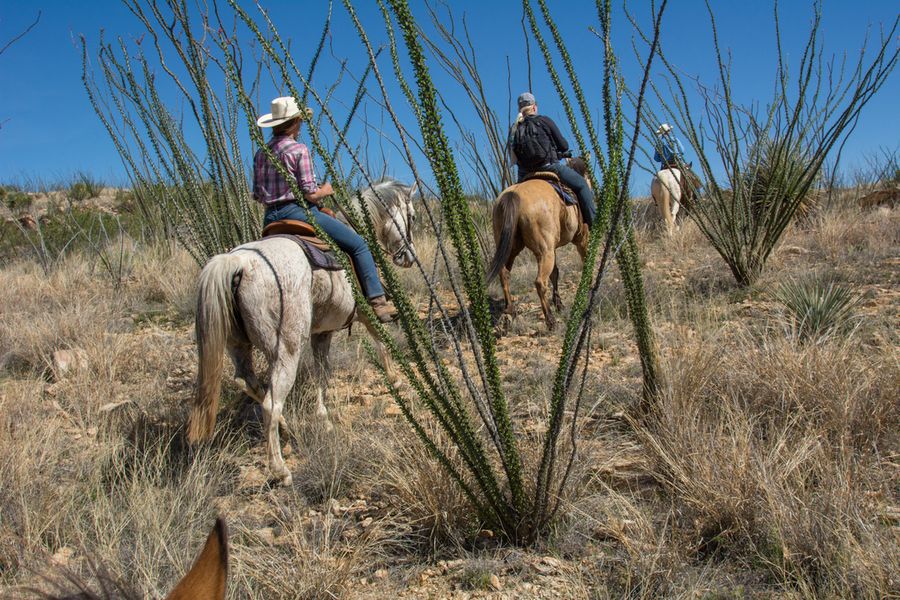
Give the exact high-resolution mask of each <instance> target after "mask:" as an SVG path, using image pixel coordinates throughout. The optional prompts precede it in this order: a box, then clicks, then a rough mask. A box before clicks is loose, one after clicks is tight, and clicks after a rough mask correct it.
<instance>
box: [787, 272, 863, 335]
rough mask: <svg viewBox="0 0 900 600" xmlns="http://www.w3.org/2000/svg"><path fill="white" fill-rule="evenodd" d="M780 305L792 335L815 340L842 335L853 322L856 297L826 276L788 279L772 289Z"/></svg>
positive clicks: (857, 297) (857, 302) (845, 287)
mask: <svg viewBox="0 0 900 600" xmlns="http://www.w3.org/2000/svg"><path fill="white" fill-rule="evenodd" d="M775 297H776V298H777V299H778V301H779V302H781V304H783V305H784V309H785V318H786V320H787V323H788V325H789V327H790V330H791V333H792V335H794V336H795V337H796V338H797V339H798V340H799V341H801V342H816V341H819V340H822V339H824V338H826V337H829V336H832V335H840V334H845V333H847V332H848V331H849V330H851V329H852V328H853V325H854V323H855V322H856V311H855V309H856V307H857V305H858V304H859V300H860V297H859V296H858V295H857V294H856V293H854V292H853V290H852V289H850V288H849V287H847V286H844V285H841V284H840V283H838V282H836V281H834V280H833V279H829V278H821V277H815V278H811V279H789V280H788V281H785V282H784V283H782V284H781V285H780V286H779V287H778V289H777V290H776V292H775Z"/></svg>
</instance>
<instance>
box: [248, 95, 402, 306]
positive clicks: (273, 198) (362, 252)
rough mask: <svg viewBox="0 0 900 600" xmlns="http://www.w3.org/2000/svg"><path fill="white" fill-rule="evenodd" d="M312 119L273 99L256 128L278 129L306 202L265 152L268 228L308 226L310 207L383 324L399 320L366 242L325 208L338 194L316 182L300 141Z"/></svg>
mask: <svg viewBox="0 0 900 600" xmlns="http://www.w3.org/2000/svg"><path fill="white" fill-rule="evenodd" d="M310 115H311V113H310V112H303V111H301V110H300V109H299V107H298V106H297V102H296V100H294V98H293V97H291V96H287V97H282V98H275V99H274V100H272V112H271V113H269V114H266V115H263V116H261V117H260V118H259V119H257V121H256V124H257V125H259V126H260V127H272V128H273V129H272V139H271V140H269V142H268V144H267V145H268V147H269V149H270V150H271V151H272V152H273V153H274V154H275V156H276V157H277V158H278V159H279V160H280V161H281V162H282V163H283V164H284V166H285V167H287V170H288V171H289V172H290V173H291V176H292V177H294V178H295V179H296V182H297V187H299V188H300V191H301V192H302V193H303V198H302V199H298V198H295V197H294V193H293V192H292V191H291V187H290V185H289V184H288V182H287V181H286V180H285V179H284V177H282V176H281V173H279V171H278V169H276V168H275V166H274V165H273V164H272V163H271V162H269V159H268V157H267V155H266V152H265V150H264V149H262V148H260V149H259V150H258V151H257V152H256V156H255V157H254V158H253V198H254V199H255V200H256V201H257V202H259V203H260V204H262V205H263V206H265V207H266V215H265V219H264V221H263V224H264V225H268V224H269V223H272V222H274V221H280V220H282V219H295V220H297V221H304V222H307V223H308V222H309V217H308V216H307V209H308V210H309V212H310V213H312V215H313V217H314V218H315V220H316V222H317V223H318V224H319V226H320V227H322V229H324V230H325V233H327V234H328V235H329V236H331V238H332V239H333V240H334V241H335V243H337V245H338V247H340V249H341V250H343V251H344V252H346V253H347V255H348V256H349V257H350V259H351V260H352V261H353V266H354V267H355V268H356V274H357V276H358V277H359V282H360V284H361V286H362V291H363V294H365V296H366V298H367V299H368V300H369V304H370V305H371V306H372V309H373V310H374V311H375V315H376V316H377V317H378V320H379V321H381V322H382V323H388V322H390V321H393V320H394V319H395V318H396V317H397V309H396V308H395V307H394V305H393V303H391V302H390V301H388V300H387V299H385V297H384V287H383V286H382V285H381V280H380V279H379V277H378V269H377V268H376V267H375V260H374V259H373V258H372V252H371V250H369V246H368V245H367V244H366V241H365V240H364V239H363V238H362V236H361V235H359V234H358V233H356V232H355V231H354V230H353V229H351V228H350V227H348V226H347V225H345V224H344V223H342V222H341V221H338V220H337V219H335V218H334V217H331V216H329V215H327V214H325V213H324V212H322V211H321V210H319V204H320V203H321V201H322V200H323V199H324V198H326V197H328V196H330V195H331V194H333V193H334V190H333V189H332V188H331V184H330V183H324V184H322V185H318V184H317V183H316V175H315V172H314V171H313V164H312V159H311V158H310V155H309V149H307V147H306V145H305V144H302V143H300V142H298V141H297V136H298V134H299V133H300V126H301V125H302V123H303V121H304V120H305V119H307V118H309V116H310Z"/></svg>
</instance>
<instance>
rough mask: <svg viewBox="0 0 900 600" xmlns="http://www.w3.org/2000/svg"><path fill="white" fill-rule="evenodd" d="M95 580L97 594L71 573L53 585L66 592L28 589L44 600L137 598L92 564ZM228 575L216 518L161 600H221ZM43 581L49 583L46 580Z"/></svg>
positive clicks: (223, 532)
mask: <svg viewBox="0 0 900 600" xmlns="http://www.w3.org/2000/svg"><path fill="white" fill-rule="evenodd" d="M92 568H93V569H94V571H95V576H96V578H97V583H96V585H98V586H99V588H100V591H99V593H97V592H94V591H93V590H91V587H92V586H89V585H88V584H86V583H85V582H83V581H81V580H80V579H79V578H78V577H77V576H75V575H73V574H71V573H65V574H64V575H63V581H62V582H60V583H56V584H53V585H54V586H55V587H57V589H58V590H60V591H61V590H62V589H64V588H66V587H76V588H77V590H75V591H71V590H70V591H66V592H64V593H62V594H59V593H47V592H42V591H38V590H29V591H31V592H33V593H34V595H35V597H37V598H43V599H45V600H117V599H123V600H130V599H131V598H139V597H140V596H138V595H136V594H134V593H133V592H131V591H129V590H127V588H125V587H124V586H123V585H122V583H121V582H118V581H114V580H111V579H110V578H109V577H108V576H105V575H104V574H103V573H102V571H100V570H99V569H98V567H97V566H96V565H93V564H92ZM227 575H228V530H227V528H226V527H225V521H224V520H222V519H221V518H219V519H216V524H215V525H214V526H213V528H212V531H210V532H209V536H208V537H207V538H206V544H205V545H204V546H203V550H201V551H200V554H198V555H197V558H196V559H195V560H194V565H193V566H192V567H191V569H190V571H188V572H187V573H186V574H185V576H184V577H183V578H182V579H181V581H179V582H178V584H177V585H176V586H175V589H173V590H172V591H171V592H170V593H169V595H168V596H166V599H165V600H224V599H225V580H226V577H227ZM46 579H47V581H52V580H51V579H50V578H46Z"/></svg>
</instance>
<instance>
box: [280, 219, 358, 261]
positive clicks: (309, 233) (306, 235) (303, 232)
mask: <svg viewBox="0 0 900 600" xmlns="http://www.w3.org/2000/svg"><path fill="white" fill-rule="evenodd" d="M262 237H264V238H268V237H280V238H285V239H289V240H292V241H294V242H297V244H298V245H299V246H300V248H302V249H303V252H304V253H305V254H306V258H308V259H309V264H310V265H311V266H312V268H313V269H324V270H326V271H341V270H343V268H344V267H342V266H341V263H340V262H338V259H337V258H336V257H335V256H334V252H332V251H331V246H329V245H328V242H326V241H325V240H323V239H321V238H319V237H318V236H317V235H316V230H315V228H314V227H313V226H312V225H310V224H309V223H305V222H303V221H296V220H293V219H283V220H281V221H274V222H272V223H269V224H268V225H266V227H265V228H264V229H263V232H262Z"/></svg>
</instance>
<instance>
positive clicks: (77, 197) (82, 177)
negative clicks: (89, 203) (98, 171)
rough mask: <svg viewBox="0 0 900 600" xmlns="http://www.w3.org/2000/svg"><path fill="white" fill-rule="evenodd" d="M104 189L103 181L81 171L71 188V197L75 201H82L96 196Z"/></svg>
mask: <svg viewBox="0 0 900 600" xmlns="http://www.w3.org/2000/svg"><path fill="white" fill-rule="evenodd" d="M102 191H103V182H101V181H100V180H98V179H95V178H94V177H92V176H91V175H88V174H87V173H79V174H78V175H77V176H76V179H75V183H73V184H72V186H71V187H70V188H69V198H70V199H71V200H73V201H75V202H82V201H84V200H88V199H90V198H96V197H97V196H99V195H100V192H102Z"/></svg>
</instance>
